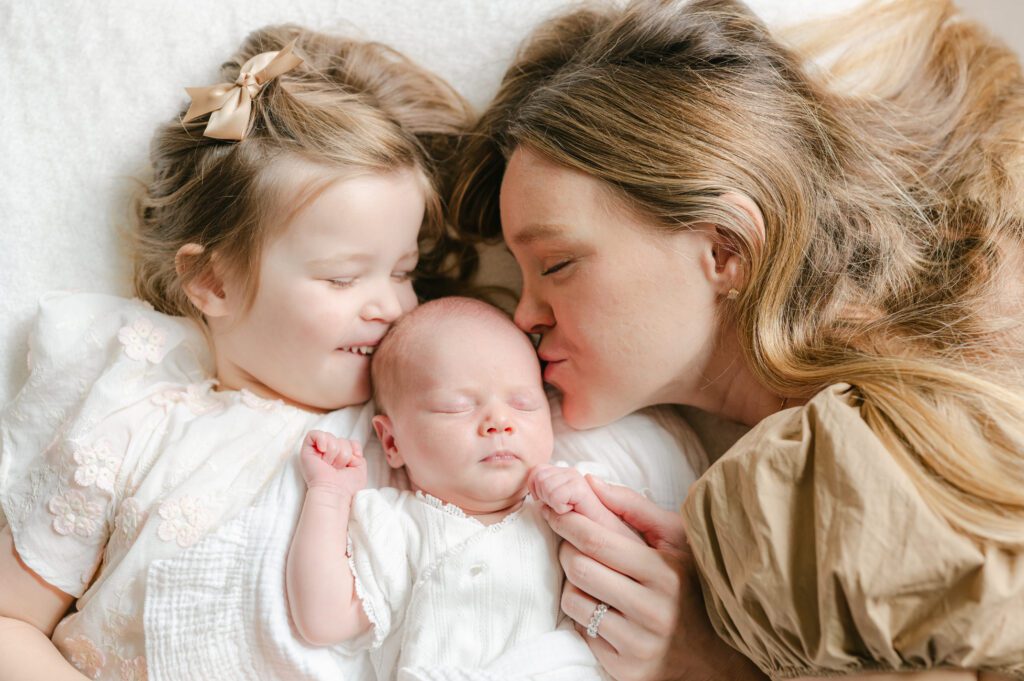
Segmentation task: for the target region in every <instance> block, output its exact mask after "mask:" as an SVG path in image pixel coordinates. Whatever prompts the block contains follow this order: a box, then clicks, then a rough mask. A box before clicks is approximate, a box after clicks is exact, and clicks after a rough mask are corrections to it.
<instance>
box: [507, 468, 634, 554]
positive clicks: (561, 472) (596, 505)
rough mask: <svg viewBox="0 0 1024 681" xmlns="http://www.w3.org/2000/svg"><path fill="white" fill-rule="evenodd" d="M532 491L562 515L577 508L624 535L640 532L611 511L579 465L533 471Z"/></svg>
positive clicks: (534, 495)
mask: <svg viewBox="0 0 1024 681" xmlns="http://www.w3.org/2000/svg"><path fill="white" fill-rule="evenodd" d="M526 486H527V488H528V489H529V490H530V494H532V495H533V497H534V498H535V499H537V500H538V501H540V502H542V503H543V504H545V505H547V506H548V508H550V509H551V510H552V511H554V512H555V513H557V514H558V515H564V514H566V513H569V512H570V511H575V512H576V513H579V514H580V515H583V516H585V517H587V518H589V519H591V520H593V521H594V522H595V523H597V524H599V525H601V526H603V527H605V528H607V529H610V530H612V531H614V532H616V533H618V534H621V535H622V536H624V537H629V538H630V539H636V538H637V535H636V534H635V533H634V532H633V531H632V530H631V529H630V528H629V526H628V525H626V524H625V523H624V522H623V521H622V520H621V519H620V518H619V517H618V516H617V515H615V514H614V513H613V512H612V511H610V510H609V509H608V508H607V507H606V506H605V505H604V503H603V502H602V501H601V499H600V497H598V496H597V492H595V491H594V488H593V487H591V486H590V483H589V482H588V481H587V479H586V478H585V477H583V474H582V473H580V472H579V471H578V470H577V469H575V468H564V467H562V466H551V465H548V464H541V465H540V466H535V467H534V469H533V470H532V471H530V477H529V479H528V480H527V482H526Z"/></svg>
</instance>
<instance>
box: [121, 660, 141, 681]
mask: <svg viewBox="0 0 1024 681" xmlns="http://www.w3.org/2000/svg"><path fill="white" fill-rule="evenodd" d="M146 674H147V669H146V658H144V657H136V658H135V659H133V660H121V681H146V678H147V676H146Z"/></svg>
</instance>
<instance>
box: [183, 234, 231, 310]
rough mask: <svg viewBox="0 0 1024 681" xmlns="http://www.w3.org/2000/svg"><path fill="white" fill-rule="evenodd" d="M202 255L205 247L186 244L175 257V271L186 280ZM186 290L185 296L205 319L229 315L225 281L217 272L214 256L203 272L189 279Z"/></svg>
mask: <svg viewBox="0 0 1024 681" xmlns="http://www.w3.org/2000/svg"><path fill="white" fill-rule="evenodd" d="M202 254H203V247H202V246H200V245H199V244H185V245H184V246H182V247H181V248H179V249H178V252H177V253H175V255H174V269H175V270H177V272H178V276H179V277H182V278H184V277H185V275H186V273H188V272H189V270H191V269H192V267H194V265H193V264H192V262H193V261H194V260H195V259H196V258H198V257H199V256H200V255H202ZM184 289H185V295H186V296H188V299H189V300H191V301H192V304H193V305H195V306H196V308H198V309H199V311H200V312H202V313H203V315H204V316H205V317H207V318H210V317H223V316H225V315H226V314H227V313H228V307H227V297H226V295H225V294H224V281H223V280H222V278H221V276H220V274H218V272H217V268H216V267H215V265H214V261H213V257H212V256H211V258H210V261H209V263H207V265H206V267H205V268H204V270H203V271H202V272H200V273H199V274H196V275H195V276H193V277H191V278H190V279H188V281H187V282H186V283H185V286H184Z"/></svg>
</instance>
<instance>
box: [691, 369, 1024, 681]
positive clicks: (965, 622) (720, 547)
mask: <svg viewBox="0 0 1024 681" xmlns="http://www.w3.org/2000/svg"><path fill="white" fill-rule="evenodd" d="M683 514H684V517H685V520H686V525H687V533H688V538H689V541H690V545H691V547H692V549H693V554H694V557H695V560H696V561H697V564H698V567H699V571H700V574H701V577H702V580H703V581H704V584H705V587H706V595H707V604H708V610H709V613H710V615H711V617H712V620H713V621H714V623H715V625H716V628H717V629H718V631H719V632H720V634H721V635H722V636H723V637H725V638H727V639H728V640H730V641H731V642H732V643H733V645H735V646H736V647H738V648H739V649H740V650H742V651H743V652H744V653H745V654H747V656H748V657H750V658H752V659H753V660H754V661H755V662H757V663H758V665H759V666H760V667H761V668H762V669H765V670H769V671H771V672H772V674H773V675H780V676H808V675H809V676H818V675H821V673H822V672H826V671H827V672H829V673H830V674H834V673H852V672H853V671H857V670H860V671H869V670H877V671H885V670H891V671H914V670H923V669H929V668H936V667H942V666H953V667H970V668H975V667H988V668H996V669H1010V668H1018V667H1017V665H1024V654H1022V653H1021V649H1020V645H1019V643H1020V641H1021V640H1022V639H1024V629H1022V626H1024V625H1022V624H1018V623H1016V622H1017V620H1018V619H1019V618H1017V615H1016V614H1019V613H1020V612H1021V611H1022V609H1024V550H1021V549H1020V548H1018V549H1011V548H1007V547H997V546H982V545H979V544H977V543H976V542H974V541H972V540H971V539H970V538H969V537H967V536H966V535H964V534H962V533H960V532H958V531H956V530H955V528H953V527H951V526H950V525H949V524H948V523H947V522H945V521H944V520H943V518H942V517H941V516H940V515H939V514H937V513H936V512H935V511H934V510H933V508H932V507H931V506H930V505H929V503H928V501H927V500H926V499H925V498H924V497H923V496H922V494H921V493H920V492H919V490H918V488H917V487H916V486H915V485H914V483H913V480H912V479H911V477H910V476H909V474H908V473H907V472H906V471H905V470H903V468H902V467H901V465H900V464H899V462H898V461H897V460H896V459H895V458H894V457H892V456H891V455H890V454H889V452H888V450H887V448H886V447H885V445H884V443H883V442H882V441H881V439H880V438H878V437H877V436H876V435H875V433H874V432H873V431H872V429H871V428H870V426H869V425H868V423H867V422H866V421H865V420H864V419H863V417H862V416H861V409H860V399H859V397H858V394H857V391H856V390H855V389H853V388H851V387H850V386H848V385H835V386H831V387H829V388H827V389H825V390H823V391H822V392H820V393H819V394H818V395H816V396H815V397H814V398H813V399H811V400H810V401H809V402H808V403H807V404H806V405H804V406H802V407H797V408H792V409H788V410H785V411H783V412H779V413H777V414H775V415H773V416H771V417H769V418H768V419H766V420H765V421H763V422H762V423H760V424H758V425H757V426H755V428H753V429H752V430H751V431H750V432H749V433H748V434H747V435H746V436H745V437H744V438H741V440H740V441H739V442H737V444H736V445H735V446H734V447H733V449H732V450H731V451H729V452H728V453H727V454H726V455H725V456H723V457H722V458H721V459H720V460H719V461H718V462H716V463H715V464H714V465H713V466H712V467H711V469H709V471H708V472H707V474H706V475H705V476H703V477H702V478H701V480H699V481H698V482H697V484H695V485H694V487H693V489H692V491H691V494H690V497H689V498H688V499H687V502H686V504H685V506H684V509H683ZM1015 613H1016V614H1015ZM765 615H767V617H766V616H765ZM1011 621H1012V622H1014V623H1013V624H1011ZM825 632H827V634H828V635H827V636H825V637H824V638H823V636H824V633H825Z"/></svg>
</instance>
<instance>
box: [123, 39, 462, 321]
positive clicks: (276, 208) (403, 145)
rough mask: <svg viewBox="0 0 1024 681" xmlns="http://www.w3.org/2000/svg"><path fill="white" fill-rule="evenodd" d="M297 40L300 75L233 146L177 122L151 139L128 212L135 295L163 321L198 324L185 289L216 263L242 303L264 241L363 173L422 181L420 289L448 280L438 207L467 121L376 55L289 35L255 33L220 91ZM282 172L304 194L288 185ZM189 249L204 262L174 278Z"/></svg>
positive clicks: (379, 48) (199, 125)
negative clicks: (234, 282) (168, 317)
mask: <svg viewBox="0 0 1024 681" xmlns="http://www.w3.org/2000/svg"><path fill="white" fill-rule="evenodd" d="M293 40H294V41H295V48H294V49H295V52H296V53H297V54H299V55H300V56H301V57H302V58H303V59H304V62H303V63H302V64H301V65H299V66H298V67H297V68H295V69H293V70H292V71H289V72H287V73H285V74H284V75H282V76H280V77H278V78H276V79H274V80H272V81H270V82H269V83H268V84H267V85H266V86H265V87H264V89H263V91H262V92H260V94H259V95H258V96H257V97H256V98H255V100H254V101H253V112H252V115H251V121H250V125H249V129H248V132H247V134H246V135H245V137H244V139H243V140H241V141H238V142H233V141H229V142H225V141H221V140H217V139H212V138H210V137H204V136H203V130H204V129H205V127H206V123H207V117H206V116H203V117H200V118H198V119H196V120H193V121H190V122H188V123H185V122H182V120H181V116H180V115H179V117H178V118H177V119H176V120H174V121H172V122H170V123H168V124H167V125H165V126H163V127H162V128H161V129H159V130H158V131H157V133H156V135H155V136H154V139H153V143H152V148H151V153H150V160H151V164H152V173H153V176H152V179H151V180H150V181H149V182H147V183H145V185H144V186H143V187H142V189H141V190H140V191H139V193H138V194H137V196H136V199H135V202H134V203H135V217H136V219H135V221H134V230H133V236H134V239H133V241H134V286H135V293H136V295H138V296H139V297H141V298H143V299H144V300H147V301H149V302H150V303H152V304H153V306H154V307H155V308H156V309H157V310H160V311H161V312H166V313H168V314H174V315H182V316H189V317H192V318H195V319H197V320H201V314H200V313H199V311H198V310H197V309H196V308H195V306H194V305H193V304H192V303H191V302H190V301H189V299H188V297H187V296H186V295H185V286H186V285H187V284H188V283H189V282H190V281H191V280H192V279H194V278H195V277H202V276H206V275H207V274H208V272H209V271H210V269H209V268H210V267H211V263H212V259H213V258H214V257H216V258H217V259H218V262H219V264H221V265H222V266H223V267H224V268H225V270H226V271H227V272H230V273H232V274H233V275H235V276H239V277H241V278H242V280H243V281H245V282H246V284H247V286H246V290H247V292H248V294H249V296H250V302H251V297H252V296H253V295H255V292H256V289H257V286H258V283H259V262H260V253H261V248H262V246H263V244H264V243H265V242H266V238H267V236H268V235H269V234H270V232H271V231H272V230H273V229H275V228H276V229H279V228H281V226H283V225H286V224H287V223H288V221H289V219H290V217H291V216H292V215H294V214H295V213H296V212H297V211H298V210H299V209H300V208H301V207H302V206H304V205H306V204H308V202H309V201H311V200H313V199H314V198H316V196H317V195H318V194H319V192H321V191H322V190H323V189H325V188H326V187H327V186H328V185H329V184H330V183H331V182H332V181H334V180H336V179H339V178H342V177H346V176H351V175H353V174H359V173H367V172H369V173H389V172H394V171H399V170H403V169H412V170H413V171H414V172H416V173H417V175H418V176H419V177H420V180H421V183H422V187H423V190H424V194H425V196H426V199H427V201H426V205H427V210H426V215H425V218H424V224H423V228H422V229H421V233H420V242H421V260H420V266H419V267H418V268H417V272H416V273H415V274H416V275H417V276H416V280H417V284H418V286H417V289H418V291H419V292H420V293H421V294H422V293H424V289H426V291H427V293H428V295H429V292H430V291H431V290H432V289H433V288H435V287H436V286H437V285H438V284H439V282H442V281H443V280H444V276H445V269H446V268H447V267H448V263H449V260H450V258H449V257H447V256H449V255H450V251H451V250H452V248H451V247H450V239H449V235H448V232H447V231H446V229H445V223H444V218H443V210H442V204H441V199H440V196H442V195H443V192H444V191H445V187H446V184H447V182H448V181H449V176H448V174H447V173H446V171H445V169H446V168H447V167H449V166H450V158H449V156H450V154H451V153H452V151H453V149H454V145H455V142H456V141H457V140H458V136H459V134H460V133H462V132H464V131H465V128H466V126H467V125H469V123H470V122H471V120H472V113H471V111H470V108H469V106H468V104H467V103H466V102H465V100H463V99H462V97H461V96H459V95H458V93H456V92H455V90H453V89H452V88H451V87H450V86H449V85H448V84H446V83H445V82H444V81H443V80H441V79H440V78H439V77H437V76H435V75H433V74H432V73H430V72H429V71H427V70H426V69H423V68H421V67H419V66H417V65H415V64H413V63H412V62H411V61H409V60H408V59H407V58H405V57H404V56H402V55H401V54H399V53H398V52H396V51H394V50H392V49H390V48H388V47H386V46H384V45H381V44H379V43H374V42H365V41H358V40H352V39H347V38H342V37H337V36H331V35H326V34H322V33H317V32H314V31H310V30H307V29H303V28H299V27H297V26H288V25H285V26H270V27H266V28H262V29H259V30H257V31H254V32H253V33H251V34H250V35H249V36H248V37H247V38H246V40H245V41H244V43H243V44H242V46H241V48H240V49H239V51H238V53H237V54H235V55H234V56H233V57H232V58H231V59H230V60H229V61H228V62H226V63H225V64H224V65H223V66H222V67H221V79H222V80H224V81H227V82H234V81H235V79H236V78H237V77H238V74H239V71H240V69H241V66H242V64H244V63H245V62H246V61H247V60H248V59H250V58H251V57H253V56H255V55H257V54H259V53H262V52H269V51H276V50H280V49H282V48H283V47H285V46H286V45H287V44H288V43H290V42H292V41H293ZM181 113H182V114H184V110H182V112H181ZM309 168H313V169H315V172H314V173H313V175H315V176H316V177H315V179H311V178H310V173H309V172H308V170H309ZM289 172H291V173H293V174H294V175H296V176H298V177H300V178H302V179H304V180H305V182H304V183H296V182H294V181H289V180H292V179H294V178H289V177H286V175H287V174H288V173H289ZM296 184H302V185H303V186H301V187H298V188H296ZM189 243H194V244H198V245H199V246H201V247H202V252H201V253H198V254H196V255H195V256H193V257H189V258H188V259H187V260H184V261H181V262H180V263H179V267H180V270H181V271H180V272H179V269H178V268H176V266H175V257H176V254H177V252H178V249H179V248H181V246H183V245H185V244H189Z"/></svg>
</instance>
